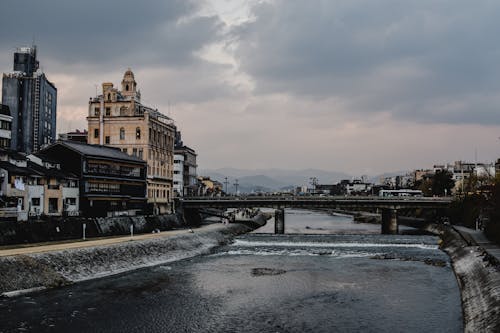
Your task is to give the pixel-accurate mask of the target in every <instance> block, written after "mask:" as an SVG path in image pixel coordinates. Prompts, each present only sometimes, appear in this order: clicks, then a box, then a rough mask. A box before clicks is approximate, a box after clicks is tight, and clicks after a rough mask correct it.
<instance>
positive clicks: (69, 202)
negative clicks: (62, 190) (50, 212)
mask: <svg viewBox="0 0 500 333" xmlns="http://www.w3.org/2000/svg"><path fill="white" fill-rule="evenodd" d="M51 200H58V199H57V198H49V202H50V201H51ZM65 204H66V205H67V206H76V198H66V200H65ZM31 206H40V198H31Z"/></svg>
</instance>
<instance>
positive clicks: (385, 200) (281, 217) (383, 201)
mask: <svg viewBox="0 0 500 333" xmlns="http://www.w3.org/2000/svg"><path fill="white" fill-rule="evenodd" d="M451 201H452V198H450V197H444V198H428V197H374V196H371V197H346V196H327V197H316V196H311V197H276V196H268V197H253V196H249V197H241V196H238V197H210V198H207V197H200V198H179V199H176V208H177V210H178V211H182V212H183V214H184V216H186V215H191V214H192V212H193V211H197V210H199V209H206V208H217V209H228V208H257V207H266V208H273V209H276V212H275V228H274V230H275V233H277V234H283V233H284V232H285V212H284V209H285V208H304V209H311V208H327V209H349V210H361V209H366V208H369V209H381V210H382V233H383V234H395V233H397V232H398V210H400V209H416V208H424V209H443V208H447V207H448V206H449V205H450V203H451Z"/></svg>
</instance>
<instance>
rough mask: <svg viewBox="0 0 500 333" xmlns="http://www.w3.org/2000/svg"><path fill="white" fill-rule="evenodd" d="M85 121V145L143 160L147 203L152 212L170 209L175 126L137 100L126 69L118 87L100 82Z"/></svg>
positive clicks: (171, 121) (135, 91)
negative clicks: (108, 147) (86, 126)
mask: <svg viewBox="0 0 500 333" xmlns="http://www.w3.org/2000/svg"><path fill="white" fill-rule="evenodd" d="M87 121H88V143H89V144H100V145H106V146H113V147H117V148H120V149H121V150H122V151H123V152H125V153H127V154H129V155H134V156H137V157H139V158H142V159H143V160H145V161H146V162H147V166H148V170H147V195H148V204H149V205H150V207H151V208H152V209H153V211H154V212H155V213H161V214H162V213H166V212H168V211H170V207H171V202H172V196H173V195H172V194H173V189H172V186H173V182H172V178H173V164H174V158H173V156H174V138H175V130H176V128H175V125H174V122H173V120H172V119H170V118H169V117H167V116H165V115H163V114H162V113H160V112H159V111H158V110H156V109H153V108H151V107H147V106H145V105H143V104H142V103H141V93H140V91H139V90H137V83H136V81H135V78H134V73H132V71H131V70H130V69H129V70H127V71H126V72H125V75H124V77H123V80H122V83H121V90H118V89H117V88H114V87H113V84H112V83H107V82H106V83H103V84H102V95H99V96H97V97H95V98H91V99H90V101H89V112H88V117H87Z"/></svg>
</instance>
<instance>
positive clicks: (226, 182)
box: [224, 177, 229, 195]
mask: <svg viewBox="0 0 500 333" xmlns="http://www.w3.org/2000/svg"><path fill="white" fill-rule="evenodd" d="M228 184H229V181H228V180H227V177H224V185H226V191H225V192H226V195H227V185H228Z"/></svg>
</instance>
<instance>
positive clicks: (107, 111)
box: [106, 108, 111, 116]
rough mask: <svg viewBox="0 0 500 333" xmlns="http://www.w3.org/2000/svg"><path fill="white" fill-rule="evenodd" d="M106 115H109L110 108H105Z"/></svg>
mask: <svg viewBox="0 0 500 333" xmlns="http://www.w3.org/2000/svg"><path fill="white" fill-rule="evenodd" d="M106 116H111V108H106Z"/></svg>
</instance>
